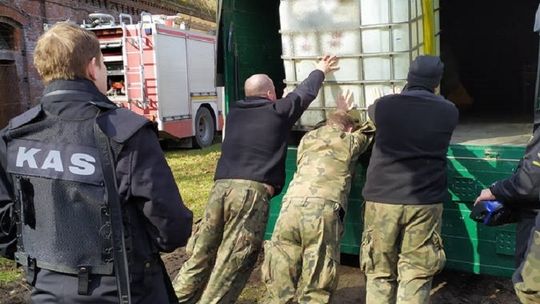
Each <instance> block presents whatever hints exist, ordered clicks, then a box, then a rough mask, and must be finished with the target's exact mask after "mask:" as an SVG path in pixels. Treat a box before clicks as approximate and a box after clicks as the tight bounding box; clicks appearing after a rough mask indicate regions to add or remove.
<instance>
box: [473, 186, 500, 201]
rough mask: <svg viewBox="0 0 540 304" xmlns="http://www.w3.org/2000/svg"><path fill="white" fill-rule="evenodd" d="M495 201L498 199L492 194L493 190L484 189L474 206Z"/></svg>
mask: <svg viewBox="0 0 540 304" xmlns="http://www.w3.org/2000/svg"><path fill="white" fill-rule="evenodd" d="M494 199H496V197H495V195H493V193H491V190H489V189H484V190H482V191H481V192H480V195H479V196H478V197H477V198H476V200H475V201H474V204H475V205H476V204H477V203H478V202H479V201H490V200H494Z"/></svg>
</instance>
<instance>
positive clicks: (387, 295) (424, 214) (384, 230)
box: [360, 201, 446, 304]
mask: <svg viewBox="0 0 540 304" xmlns="http://www.w3.org/2000/svg"><path fill="white" fill-rule="evenodd" d="M442 210H443V206H442V204H433V205H393V204H383V203H376V202H369V201H368V202H366V204H365V210H364V232H363V234H362V248H361V254H360V267H361V269H362V271H363V272H364V274H365V275H366V303H367V304H379V303H380V304H383V303H384V304H389V303H392V304H393V303H399V304H413V303H414V304H423V303H429V294H430V291H431V282H432V279H433V276H434V275H435V274H436V273H437V272H439V271H440V270H442V268H443V267H444V263H445V261H446V256H445V254H444V249H443V245H442V240H441V238H440V231H441V216H442Z"/></svg>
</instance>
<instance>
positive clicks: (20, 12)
mask: <svg viewBox="0 0 540 304" xmlns="http://www.w3.org/2000/svg"><path fill="white" fill-rule="evenodd" d="M143 11H146V12H150V13H152V14H167V15H174V14H177V13H184V14H193V12H192V11H191V10H190V9H188V8H185V7H182V6H180V5H177V4H174V3H171V2H167V1H162V0H154V1H151V0H0V23H2V24H7V25H8V27H11V28H12V29H13V35H12V37H13V39H14V40H15V43H14V47H12V48H10V49H6V48H5V47H4V48H2V47H0V68H2V67H3V68H2V69H3V70H4V71H7V68H6V67H10V70H16V74H17V77H15V78H17V79H12V80H11V81H10V85H15V84H16V85H17V86H18V90H14V89H13V88H10V89H9V91H8V90H7V88H8V87H9V86H6V85H5V84H4V85H3V86H1V85H0V111H6V109H7V107H9V109H10V113H12V112H13V113H16V112H22V111H24V110H26V109H28V108H29V107H31V106H32V105H35V104H37V103H38V102H39V98H40V96H41V93H42V90H43V85H42V84H41V80H40V78H39V76H38V74H37V71H36V70H35V69H34V67H33V63H32V60H33V59H32V56H33V50H34V48H35V45H36V42H37V39H38V37H39V36H40V35H41V34H42V33H43V27H44V24H53V23H55V22H58V21H63V20H68V19H69V20H71V21H73V22H76V23H82V21H83V20H85V19H86V17H87V16H88V14H90V13H94V12H100V13H108V14H111V15H113V16H115V17H116V16H118V14H119V13H126V14H130V15H132V16H133V17H134V21H136V20H137V19H138V18H137V16H138V15H140V13H141V12H143ZM200 17H203V18H206V19H208V18H209V16H200ZM1 35H6V33H5V32H2V31H0V41H1V39H2V36H1ZM0 45H1V44H0ZM12 65H15V67H13V66H12ZM0 73H1V71H0ZM6 74H8V73H7V72H6ZM9 75H10V76H9V77H10V79H11V78H14V77H13V72H10V73H9ZM0 76H1V75H0ZM4 76H5V75H4ZM0 81H3V82H5V81H6V80H5V77H4V78H1V77H0ZM2 88H4V89H3V90H4V91H2ZM17 92H18V95H19V96H14V95H17ZM8 93H9V94H8ZM6 95H8V96H6ZM16 100H19V103H20V107H13V102H14V101H16ZM14 109H15V110H14ZM13 115H14V114H13ZM5 123H6V121H5V119H4V118H2V117H0V128H2V127H3V126H4V125H5Z"/></svg>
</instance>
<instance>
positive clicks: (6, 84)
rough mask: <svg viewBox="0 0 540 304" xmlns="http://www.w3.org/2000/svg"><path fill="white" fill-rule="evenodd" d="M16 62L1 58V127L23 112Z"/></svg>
mask: <svg viewBox="0 0 540 304" xmlns="http://www.w3.org/2000/svg"><path fill="white" fill-rule="evenodd" d="M18 78H19V77H18V76H17V67H16V66H15V62H13V61H8V60H0V129H1V128H3V127H4V126H5V125H6V124H7V122H8V121H9V120H10V119H11V118H13V117H14V116H16V115H18V114H20V113H21V112H22V109H21V108H22V107H21V99H20V94H19V93H20V92H19V86H18V83H19V79H18Z"/></svg>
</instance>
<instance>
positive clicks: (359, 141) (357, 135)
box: [352, 120, 375, 155]
mask: <svg viewBox="0 0 540 304" xmlns="http://www.w3.org/2000/svg"><path fill="white" fill-rule="evenodd" d="M352 135H353V146H352V151H353V154H358V155H360V154H362V153H364V152H366V150H367V148H368V147H369V145H370V144H371V142H372V141H373V137H374V136H375V125H374V124H373V122H371V121H369V120H368V121H366V122H364V123H363V124H362V125H360V127H359V128H358V129H357V130H355V131H354V132H353V133H352Z"/></svg>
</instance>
